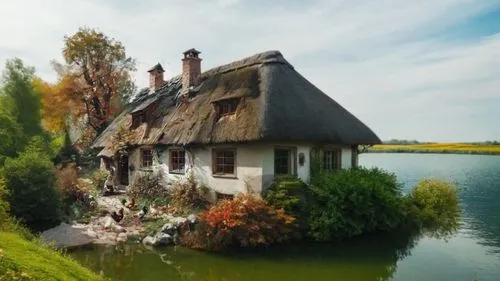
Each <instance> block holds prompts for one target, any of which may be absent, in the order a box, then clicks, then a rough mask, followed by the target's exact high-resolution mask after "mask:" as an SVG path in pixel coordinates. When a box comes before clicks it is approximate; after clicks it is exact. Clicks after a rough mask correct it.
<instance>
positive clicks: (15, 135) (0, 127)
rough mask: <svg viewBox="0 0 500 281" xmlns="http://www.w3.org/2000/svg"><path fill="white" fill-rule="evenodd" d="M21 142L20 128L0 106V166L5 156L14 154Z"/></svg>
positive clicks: (21, 133)
mask: <svg viewBox="0 0 500 281" xmlns="http://www.w3.org/2000/svg"><path fill="white" fill-rule="evenodd" d="M22 142H23V132H22V128H21V126H20V125H19V123H17V122H16V120H15V119H14V118H13V117H12V116H10V115H9V114H8V112H7V110H5V109H4V108H0V166H1V165H2V163H3V162H4V159H5V157H14V156H16V153H17V151H19V150H20V149H21V144H22Z"/></svg>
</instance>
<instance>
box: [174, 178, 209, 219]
mask: <svg viewBox="0 0 500 281" xmlns="http://www.w3.org/2000/svg"><path fill="white" fill-rule="evenodd" d="M207 192H208V188H207V187H205V186H198V185H197V184H196V181H195V180H194V178H193V177H192V176H190V177H189V178H188V180H187V181H178V182H175V183H174V184H173V186H172V191H171V195H170V196H171V203H172V205H173V207H174V208H175V209H176V210H177V212H183V211H184V212H185V211H188V212H189V211H192V210H199V209H205V208H206V207H207V205H208V202H207V201H206V195H207Z"/></svg>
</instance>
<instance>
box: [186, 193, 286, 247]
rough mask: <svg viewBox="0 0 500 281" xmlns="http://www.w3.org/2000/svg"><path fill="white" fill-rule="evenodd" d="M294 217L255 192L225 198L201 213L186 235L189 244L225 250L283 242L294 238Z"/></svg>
mask: <svg viewBox="0 0 500 281" xmlns="http://www.w3.org/2000/svg"><path fill="white" fill-rule="evenodd" d="M294 221H295V218H294V217H292V216H290V215H287V214H286V213H285V211H284V210H283V209H275V208H273V207H272V206H269V205H268V204H267V203H266V202H265V201H264V200H262V199H261V198H258V197H255V196H253V195H237V196H236V197H235V198H234V199H233V200H222V201H219V202H218V203H217V204H215V205H213V206H212V207H211V208H210V209H209V210H207V211H204V212H202V213H201V214H200V223H199V224H198V226H197V230H196V231H195V232H188V233H186V234H185V235H184V238H183V241H184V243H185V244H186V245H187V246H190V247H193V248H201V249H207V250H223V249H227V248H230V247H233V246H241V247H253V246H259V245H270V244H274V243H282V242H286V241H288V240H290V239H291V238H293V237H295V224H294Z"/></svg>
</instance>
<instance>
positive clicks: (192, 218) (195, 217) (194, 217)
mask: <svg viewBox="0 0 500 281" xmlns="http://www.w3.org/2000/svg"><path fill="white" fill-rule="evenodd" d="M187 220H188V221H189V222H190V223H195V222H197V221H198V217H197V216H196V215H194V214H191V215H189V216H188V217H187Z"/></svg>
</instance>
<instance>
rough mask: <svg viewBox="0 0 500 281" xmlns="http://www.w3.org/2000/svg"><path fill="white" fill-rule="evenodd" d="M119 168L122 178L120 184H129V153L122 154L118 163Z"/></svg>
mask: <svg viewBox="0 0 500 281" xmlns="http://www.w3.org/2000/svg"><path fill="white" fill-rule="evenodd" d="M118 169H119V171H118V172H119V175H120V179H119V182H120V184H123V185H128V156H127V155H122V156H120V160H119V163H118Z"/></svg>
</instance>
